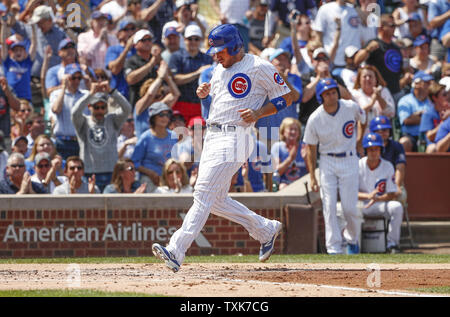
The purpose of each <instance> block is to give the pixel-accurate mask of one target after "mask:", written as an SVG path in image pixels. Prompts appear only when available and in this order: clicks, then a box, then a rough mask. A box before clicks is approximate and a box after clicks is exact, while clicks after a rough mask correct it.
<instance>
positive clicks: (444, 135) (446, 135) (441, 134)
mask: <svg viewBox="0 0 450 317" xmlns="http://www.w3.org/2000/svg"><path fill="white" fill-rule="evenodd" d="M448 111H449V110H447V112H448ZM435 141H436V151H437V152H449V151H450V118H447V119H446V120H445V121H444V122H443V123H442V124H441V126H440V127H439V130H438V132H437V134H436V139H435Z"/></svg>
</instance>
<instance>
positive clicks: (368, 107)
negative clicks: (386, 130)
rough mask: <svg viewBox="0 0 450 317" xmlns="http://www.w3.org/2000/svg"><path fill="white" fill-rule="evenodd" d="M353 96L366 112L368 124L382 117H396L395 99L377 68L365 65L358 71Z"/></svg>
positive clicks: (364, 132)
mask: <svg viewBox="0 0 450 317" xmlns="http://www.w3.org/2000/svg"><path fill="white" fill-rule="evenodd" d="M352 96H353V98H354V100H355V101H356V102H357V103H358V104H359V106H360V107H361V108H362V109H363V110H364V111H365V113H366V115H367V120H366V122H369V121H370V120H372V119H373V118H374V117H377V116H380V115H383V116H386V117H388V118H393V117H394V116H395V103H394V99H393V98H392V95H391V93H390V92H389V89H388V88H387V87H386V82H385V81H384V79H383V78H382V77H381V74H380V72H379V71H378V69H377V68H376V67H375V66H372V65H365V66H362V67H360V68H359V69H358V75H357V77H356V82H355V87H354V90H353V91H352ZM367 132H368V131H367V129H365V130H364V131H362V133H363V134H367Z"/></svg>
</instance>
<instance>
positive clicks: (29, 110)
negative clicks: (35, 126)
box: [20, 109, 31, 112]
mask: <svg viewBox="0 0 450 317" xmlns="http://www.w3.org/2000/svg"><path fill="white" fill-rule="evenodd" d="M20 112H31V109H20Z"/></svg>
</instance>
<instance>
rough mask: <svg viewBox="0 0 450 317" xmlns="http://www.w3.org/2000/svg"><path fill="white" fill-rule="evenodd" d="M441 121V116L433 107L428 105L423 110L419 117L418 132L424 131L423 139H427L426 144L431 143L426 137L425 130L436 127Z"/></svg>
mask: <svg viewBox="0 0 450 317" xmlns="http://www.w3.org/2000/svg"><path fill="white" fill-rule="evenodd" d="M440 122H441V116H439V112H437V110H436V109H435V108H434V107H430V108H428V109H427V111H425V113H424V114H423V115H422V118H421V119H420V128H419V132H420V133H424V135H425V139H426V140H427V145H429V144H431V143H433V142H431V141H430V140H429V139H428V138H427V137H426V132H427V131H430V130H433V129H434V128H436V127H437V125H438V124H439V123H440Z"/></svg>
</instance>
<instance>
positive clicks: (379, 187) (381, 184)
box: [375, 178, 387, 195]
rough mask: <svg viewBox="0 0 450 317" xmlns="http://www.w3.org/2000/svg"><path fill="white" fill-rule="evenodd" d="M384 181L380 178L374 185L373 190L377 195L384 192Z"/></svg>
mask: <svg viewBox="0 0 450 317" xmlns="http://www.w3.org/2000/svg"><path fill="white" fill-rule="evenodd" d="M386 181H387V180H386V179H385V178H382V179H380V180H379V181H378V182H376V183H375V189H376V190H377V195H383V194H384V193H385V192H386Z"/></svg>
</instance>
